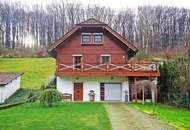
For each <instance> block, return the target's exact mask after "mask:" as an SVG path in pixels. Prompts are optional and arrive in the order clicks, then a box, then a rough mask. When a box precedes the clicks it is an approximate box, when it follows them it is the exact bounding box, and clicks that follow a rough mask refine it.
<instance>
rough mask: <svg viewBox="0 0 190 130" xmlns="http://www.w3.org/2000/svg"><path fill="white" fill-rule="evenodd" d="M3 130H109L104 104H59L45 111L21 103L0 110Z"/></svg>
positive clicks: (38, 107) (36, 106)
mask: <svg viewBox="0 0 190 130" xmlns="http://www.w3.org/2000/svg"><path fill="white" fill-rule="evenodd" d="M0 122H1V123H0V129H3V130H15V129H19V130H56V129H59V130H63V129H68V130H84V129H85V130H111V129H112V128H111V124H110V121H109V118H108V115H107V112H106V109H105V107H104V104H103V103H65V104H63V103H61V104H60V105H58V106H55V107H52V108H46V107H42V106H40V105H39V103H31V104H28V103H27V104H23V105H20V106H17V107H14V108H10V109H5V110H1V111H0Z"/></svg>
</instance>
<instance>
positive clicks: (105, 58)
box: [101, 55, 111, 64]
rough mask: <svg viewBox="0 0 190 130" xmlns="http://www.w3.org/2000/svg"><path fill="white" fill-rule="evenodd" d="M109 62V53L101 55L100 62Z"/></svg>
mask: <svg viewBox="0 0 190 130" xmlns="http://www.w3.org/2000/svg"><path fill="white" fill-rule="evenodd" d="M108 62H111V56H110V55H101V63H102V64H104V63H108Z"/></svg>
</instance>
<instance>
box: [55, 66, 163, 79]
mask: <svg viewBox="0 0 190 130" xmlns="http://www.w3.org/2000/svg"><path fill="white" fill-rule="evenodd" d="M56 73H57V75H72V76H74V75H76V76H80V75H85V76H90V75H93V76H96V74H98V75H102V74H103V75H109V74H110V75H113V76H114V75H116V76H130V75H131V76H135V75H136V76H141V75H142V76H146V75H150V76H151V75H152V76H159V75H160V74H159V64H158V63H141V64H112V63H104V64H88V63H80V64H59V65H58V66H57V71H56ZM88 74H90V75H88ZM103 75H102V76H103Z"/></svg>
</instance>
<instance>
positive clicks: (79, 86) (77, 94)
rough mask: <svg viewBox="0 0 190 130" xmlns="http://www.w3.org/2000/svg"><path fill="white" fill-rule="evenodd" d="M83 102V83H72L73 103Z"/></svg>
mask: <svg viewBox="0 0 190 130" xmlns="http://www.w3.org/2000/svg"><path fill="white" fill-rule="evenodd" d="M82 100H83V83H74V101H82Z"/></svg>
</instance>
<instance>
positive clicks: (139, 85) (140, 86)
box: [136, 80, 157, 104]
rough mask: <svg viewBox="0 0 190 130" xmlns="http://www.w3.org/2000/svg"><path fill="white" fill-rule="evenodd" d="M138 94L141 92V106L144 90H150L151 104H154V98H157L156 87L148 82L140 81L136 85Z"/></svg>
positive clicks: (143, 99) (143, 100)
mask: <svg viewBox="0 0 190 130" xmlns="http://www.w3.org/2000/svg"><path fill="white" fill-rule="evenodd" d="M136 85H137V88H138V92H141V91H142V104H144V102H145V90H151V97H152V102H153V104H155V102H156V100H157V99H156V97H157V87H156V85H155V83H153V82H151V81H150V80H141V81H138V82H137V83H136Z"/></svg>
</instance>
